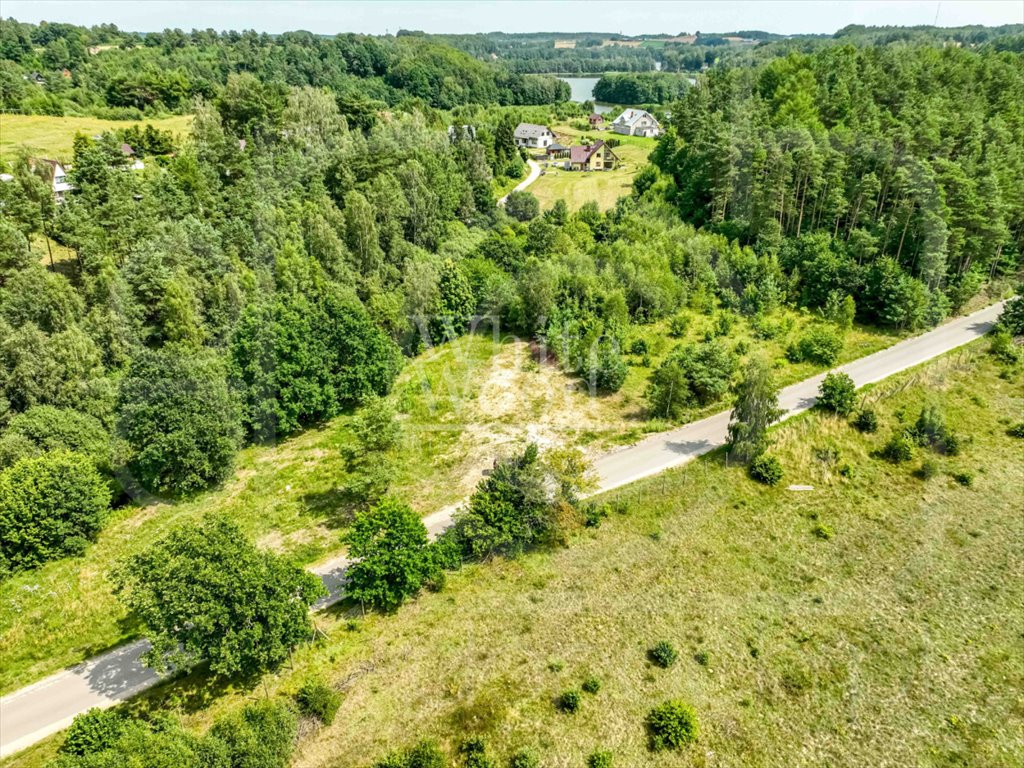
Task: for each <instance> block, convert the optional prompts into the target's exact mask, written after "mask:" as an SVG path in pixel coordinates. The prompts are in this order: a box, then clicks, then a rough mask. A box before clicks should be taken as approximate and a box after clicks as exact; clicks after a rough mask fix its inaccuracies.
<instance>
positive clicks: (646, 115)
mask: <svg viewBox="0 0 1024 768" xmlns="http://www.w3.org/2000/svg"><path fill="white" fill-rule="evenodd" d="M612 130H613V131H615V133H621V134H624V135H626V136H650V137H654V136H660V135H661V125H660V124H659V123H658V121H657V120H655V119H654V115H652V114H651V113H650V112H645V111H644V110H642V109H627V110H626V111H625V112H623V113H622V114H621V115H619V116H618V117H616V118H615V122H614V123H612Z"/></svg>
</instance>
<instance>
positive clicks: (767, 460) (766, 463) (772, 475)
mask: <svg viewBox="0 0 1024 768" xmlns="http://www.w3.org/2000/svg"><path fill="white" fill-rule="evenodd" d="M747 472H748V473H749V474H750V477H751V478H753V479H754V480H756V481H757V482H759V483H764V484H765V485H778V484H779V483H780V482H782V464H781V463H780V462H779V460H778V459H777V458H775V457H774V456H758V457H757V458H756V459H754V460H753V461H752V462H750V466H749V467H748V469H747Z"/></svg>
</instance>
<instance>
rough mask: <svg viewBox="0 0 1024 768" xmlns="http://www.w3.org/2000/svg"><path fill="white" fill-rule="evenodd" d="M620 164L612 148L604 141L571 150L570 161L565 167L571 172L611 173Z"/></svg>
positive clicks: (571, 148)
mask: <svg viewBox="0 0 1024 768" xmlns="http://www.w3.org/2000/svg"><path fill="white" fill-rule="evenodd" d="M618 162H619V158H618V156H617V155H616V154H615V153H614V152H612V148H611V147H609V146H608V145H607V144H605V143H604V142H603V141H601V140H598V141H595V142H594V143H593V144H584V145H583V146H579V147H570V148H569V160H568V161H567V162H566V164H565V167H566V168H568V169H569V170H571V171H610V170H612V169H613V168H614V167H615V165H616V163H618Z"/></svg>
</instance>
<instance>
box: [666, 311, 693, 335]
mask: <svg viewBox="0 0 1024 768" xmlns="http://www.w3.org/2000/svg"><path fill="white" fill-rule="evenodd" d="M689 327H690V319H689V318H688V317H687V316H686V315H675V316H674V317H673V318H672V319H671V320H669V321H668V335H669V336H672V337H673V338H676V339H680V338H682V337H683V336H685V335H686V329H687V328H689Z"/></svg>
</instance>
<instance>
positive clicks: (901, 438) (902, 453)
mask: <svg viewBox="0 0 1024 768" xmlns="http://www.w3.org/2000/svg"><path fill="white" fill-rule="evenodd" d="M879 455H880V456H881V457H882V458H883V459H885V460H887V461H891V462H892V463H893V464H902V463H903V462H906V461H910V460H911V459H912V458H914V441H913V440H911V439H910V438H909V437H908V436H907V435H906V433H904V432H895V433H894V434H893V436H892V437H890V438H889V442H887V443H886V444H885V445H883V446H882V450H881V451H879Z"/></svg>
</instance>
